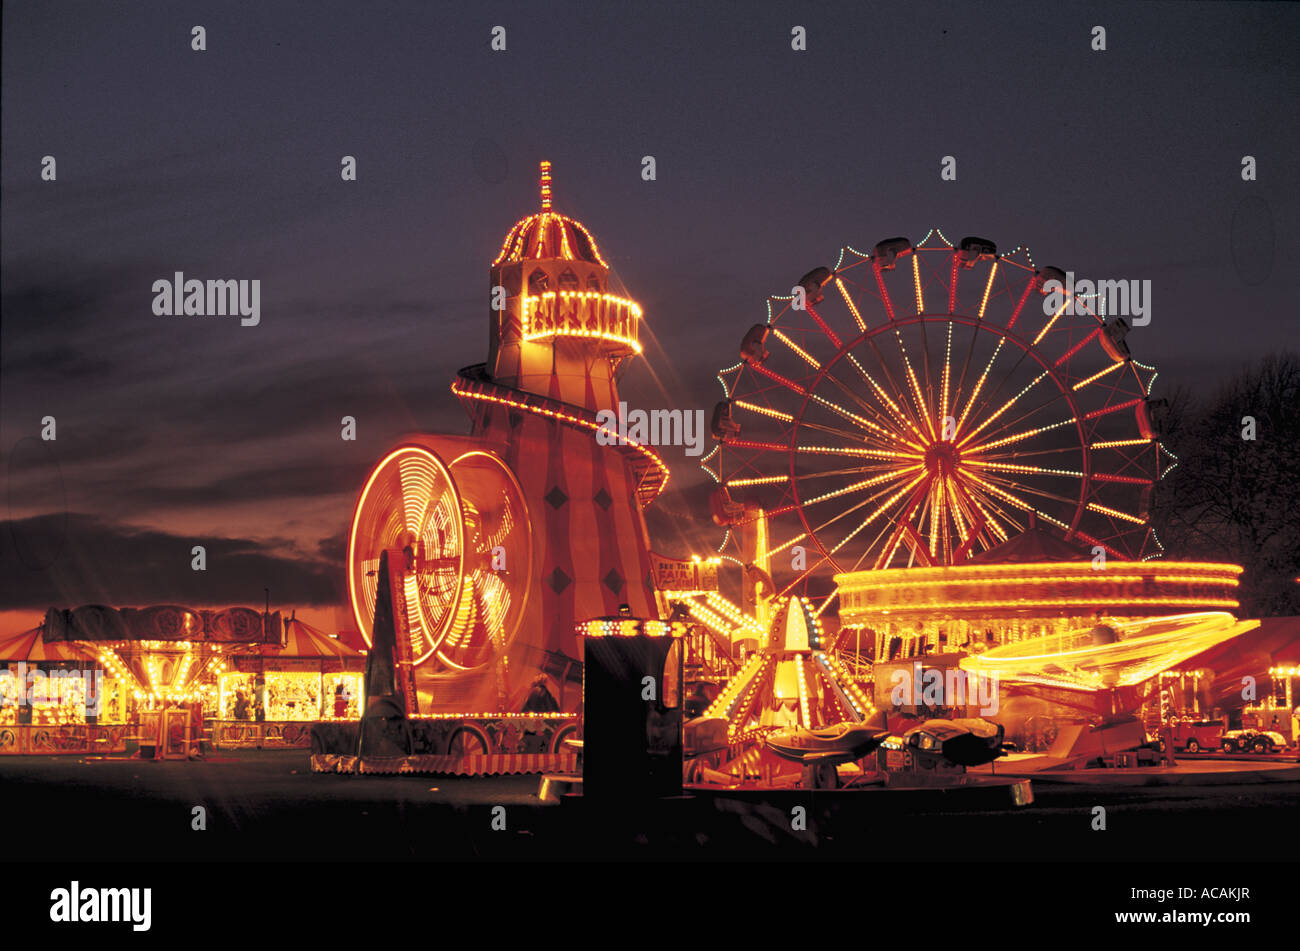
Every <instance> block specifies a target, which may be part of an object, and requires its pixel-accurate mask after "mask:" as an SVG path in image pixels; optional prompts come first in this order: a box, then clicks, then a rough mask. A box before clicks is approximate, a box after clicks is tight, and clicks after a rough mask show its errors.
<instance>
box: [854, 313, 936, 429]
mask: <svg viewBox="0 0 1300 951" xmlns="http://www.w3.org/2000/svg"><path fill="white" fill-rule="evenodd" d="M867 346H868V347H870V348H871V352H872V353H873V354H874V355H875V357H876V362H877V363H878V364H880V368H881V370H882V371H884V374H885V382H887V383H888V384H889V386H890V388H891V389H892V390H893V391H894V392H895V393H897V394H899V404H900V405H898V406H896V405H895V404H894V401H893V400H891V399H890V398H889V396H888V394H886V393H885V392H884V391H881V390H880V389H879V387H878V386H877V387H876V389H877V390H878V391H879V396H880V397H881V399H882V400H884V401H885V402H886V403H887V404H888V405H889V406H890V408H891V409H894V410H895V412H896V413H898V415H899V417H900V418H901V419H905V420H906V423H907V426H908V428H910V429H911V430H912V431H913V432H915V433H916V434H917V435H918V436H921V437H922V438H924V434H923V433H922V432H921V421H920V418H919V417H917V416H913V415H912V412H911V410H910V409H908V407H907V399H905V398H904V397H903V394H905V393H907V389H906V388H905V387H900V386H899V385H898V382H897V381H896V380H895V379H894V374H893V373H891V372H890V371H889V363H888V362H887V361H886V360H885V355H884V354H883V353H881V352H880V348H879V347H878V346H876V341H875V339H874V338H872V337H868V338H867ZM849 356H850V357H851V356H852V354H849ZM854 364H855V365H857V361H856V360H855V361H854ZM864 375H865V371H864ZM871 383H872V385H873V386H875V381H874V380H872V381H871Z"/></svg>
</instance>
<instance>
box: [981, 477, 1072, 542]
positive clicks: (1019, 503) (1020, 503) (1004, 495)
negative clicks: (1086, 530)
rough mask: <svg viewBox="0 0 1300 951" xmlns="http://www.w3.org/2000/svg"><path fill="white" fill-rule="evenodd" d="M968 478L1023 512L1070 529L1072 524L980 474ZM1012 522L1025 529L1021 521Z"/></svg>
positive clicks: (1019, 528) (1019, 529) (1021, 529)
mask: <svg viewBox="0 0 1300 951" xmlns="http://www.w3.org/2000/svg"><path fill="white" fill-rule="evenodd" d="M967 478H968V479H970V480H971V481H973V482H975V483H976V484H977V485H980V486H982V487H983V488H984V489H986V490H987V491H988V493H990V494H991V495H993V496H995V497H997V498H999V499H1002V500H1003V501H1004V502H1007V503H1009V504H1011V505H1013V506H1014V507H1016V508H1018V509H1020V510H1021V511H1022V512H1032V513H1033V514H1034V515H1035V516H1037V517H1038V518H1041V519H1043V520H1044V521H1045V522H1050V523H1051V524H1053V525H1055V526H1057V527H1058V528H1062V529H1064V530H1066V531H1069V529H1070V526H1068V525H1066V524H1065V523H1064V522H1062V521H1061V520H1060V519H1058V518H1054V517H1053V516H1051V515H1048V514H1047V513H1046V512H1044V511H1042V510H1041V509H1038V508H1035V507H1034V506H1033V505H1031V504H1030V503H1028V502H1026V501H1025V500H1024V499H1022V498H1020V497H1018V496H1016V495H1012V494H1011V493H1010V492H1008V491H1006V490H1005V489H1002V488H999V487H998V486H996V485H994V484H993V483H991V482H986V481H984V480H983V479H980V478H979V477H978V476H974V475H968V476H967ZM1012 524H1014V525H1015V527H1016V530H1017V531H1020V532H1023V531H1025V528H1024V526H1023V525H1021V524H1020V523H1019V522H1015V521H1013V522H1012Z"/></svg>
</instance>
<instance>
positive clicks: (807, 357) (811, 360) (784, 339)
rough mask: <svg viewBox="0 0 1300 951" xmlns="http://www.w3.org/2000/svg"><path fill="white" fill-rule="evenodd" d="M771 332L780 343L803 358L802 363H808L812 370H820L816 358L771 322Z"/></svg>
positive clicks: (820, 366)
mask: <svg viewBox="0 0 1300 951" xmlns="http://www.w3.org/2000/svg"><path fill="white" fill-rule="evenodd" d="M771 333H772V336H773V337H775V338H776V339H777V340H779V341H780V342H781V343H783V344H785V346H786V347H787V348H788V349H789V350H790V351H791V352H792V353H794V354H795V355H796V356H798V357H799V359H800V360H803V361H804V363H806V364H808V365H809V366H810V367H812V368H813V369H814V370H820V369H821V368H822V365H821V364H820V363H819V362H818V361H817V359H816V358H815V357H814V356H813V355H812V354H811V353H809V352H808V351H807V350H805V349H804V348H803V347H801V346H799V345H798V344H797V343H795V342H794V341H793V340H791V339H790V337H789V335H788V334H786V333H785V332H784V331H783V330H782V329H781V328H780V327H777V326H776V325H775V324H773V325H772V326H771Z"/></svg>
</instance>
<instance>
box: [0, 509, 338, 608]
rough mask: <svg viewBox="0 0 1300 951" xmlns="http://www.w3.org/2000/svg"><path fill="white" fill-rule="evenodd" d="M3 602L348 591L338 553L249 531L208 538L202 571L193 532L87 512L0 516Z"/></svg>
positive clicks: (306, 600)
mask: <svg viewBox="0 0 1300 951" xmlns="http://www.w3.org/2000/svg"><path fill="white" fill-rule="evenodd" d="M0 538H2V539H3V547H0V610H12V609H29V608H30V609H44V608H47V607H54V606H62V607H71V606H75V605H78V604H86V603H92V602H94V603H102V604H110V605H116V606H133V605H141V604H158V603H177V604H192V605H231V604H253V605H256V604H260V603H261V602H262V600H263V597H264V595H263V590H262V589H263V588H267V587H269V588H270V589H271V599H272V601H273V602H274V603H276V604H289V605H331V604H340V603H342V602H343V600H344V592H343V587H344V584H345V582H344V574H343V565H342V562H341V561H331V560H328V559H326V558H325V557H323V556H322V557H319V558H315V559H308V558H301V557H294V556H291V555H286V554H284V553H283V552H281V551H276V550H272V549H270V548H269V547H268V546H267V545H266V544H265V543H262V542H258V541H254V540H252V539H247V538H205V539H203V540H202V544H203V545H204V546H205V548H206V549H207V570H206V571H194V570H193V569H192V567H191V561H192V555H191V549H192V547H193V546H194V544H195V540H194V539H193V538H188V537H187V538H182V537H180V536H177V535H172V534H170V533H168V532H164V531H159V530H156V529H145V528H136V527H132V526H130V525H125V524H122V523H120V522H114V521H111V520H109V519H104V518H100V517H97V516H93V515H82V514H72V515H67V516H55V515H43V516H38V517H34V518H27V519H20V520H11V521H7V522H4V523H3V524H0Z"/></svg>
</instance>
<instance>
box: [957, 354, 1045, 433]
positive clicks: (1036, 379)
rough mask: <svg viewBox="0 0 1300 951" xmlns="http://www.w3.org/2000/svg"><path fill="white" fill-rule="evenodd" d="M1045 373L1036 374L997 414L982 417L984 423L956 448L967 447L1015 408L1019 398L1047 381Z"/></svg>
mask: <svg viewBox="0 0 1300 951" xmlns="http://www.w3.org/2000/svg"><path fill="white" fill-rule="evenodd" d="M1047 373H1048V371H1046V370H1044V371H1043V372H1042V373H1040V374H1038V376H1036V377H1034V378H1033V380H1031V381H1030V382H1029V383H1028V385H1026V386H1025V388H1024V389H1023V390H1021V391H1020V392H1019V393H1017V394H1016V395H1015V396H1013V397H1011V399H1009V400H1007V401H1006V402H1005V403H1003V404H1002V406H1001V407H1000V408H999V409H998V411H997V412H995V413H993V414H992V415H990V416H986V417H984V421H983V422H982V423H980V424H979V425H978V426H976V427H975V428H974V429H972V430H971V431H970V432H969V433H967V434H966V437H965V438H964V439H962V440H961V441H960V442H958V443H957V445H958V447H963V446H966V445H968V444H969V443H970V441H971V440H972V439H974V438H975V437H976V436H978V435H979V434H980V433H981V432H983V431H984V430H985V429H986V428H988V426H990V425H991V424H992V423H994V422H996V421H997V420H998V419H999V418H1001V416H1002V414H1003V413H1005V412H1006V411H1007V410H1009V409H1011V407H1013V406H1015V405H1016V403H1018V402H1019V401H1020V399H1021V397H1023V396H1024V395H1025V394H1027V393H1028V392H1029V391H1030V390H1032V389H1033V388H1034V387H1036V386H1037V385H1038V384H1039V383H1041V382H1043V380H1045V379H1047Z"/></svg>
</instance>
